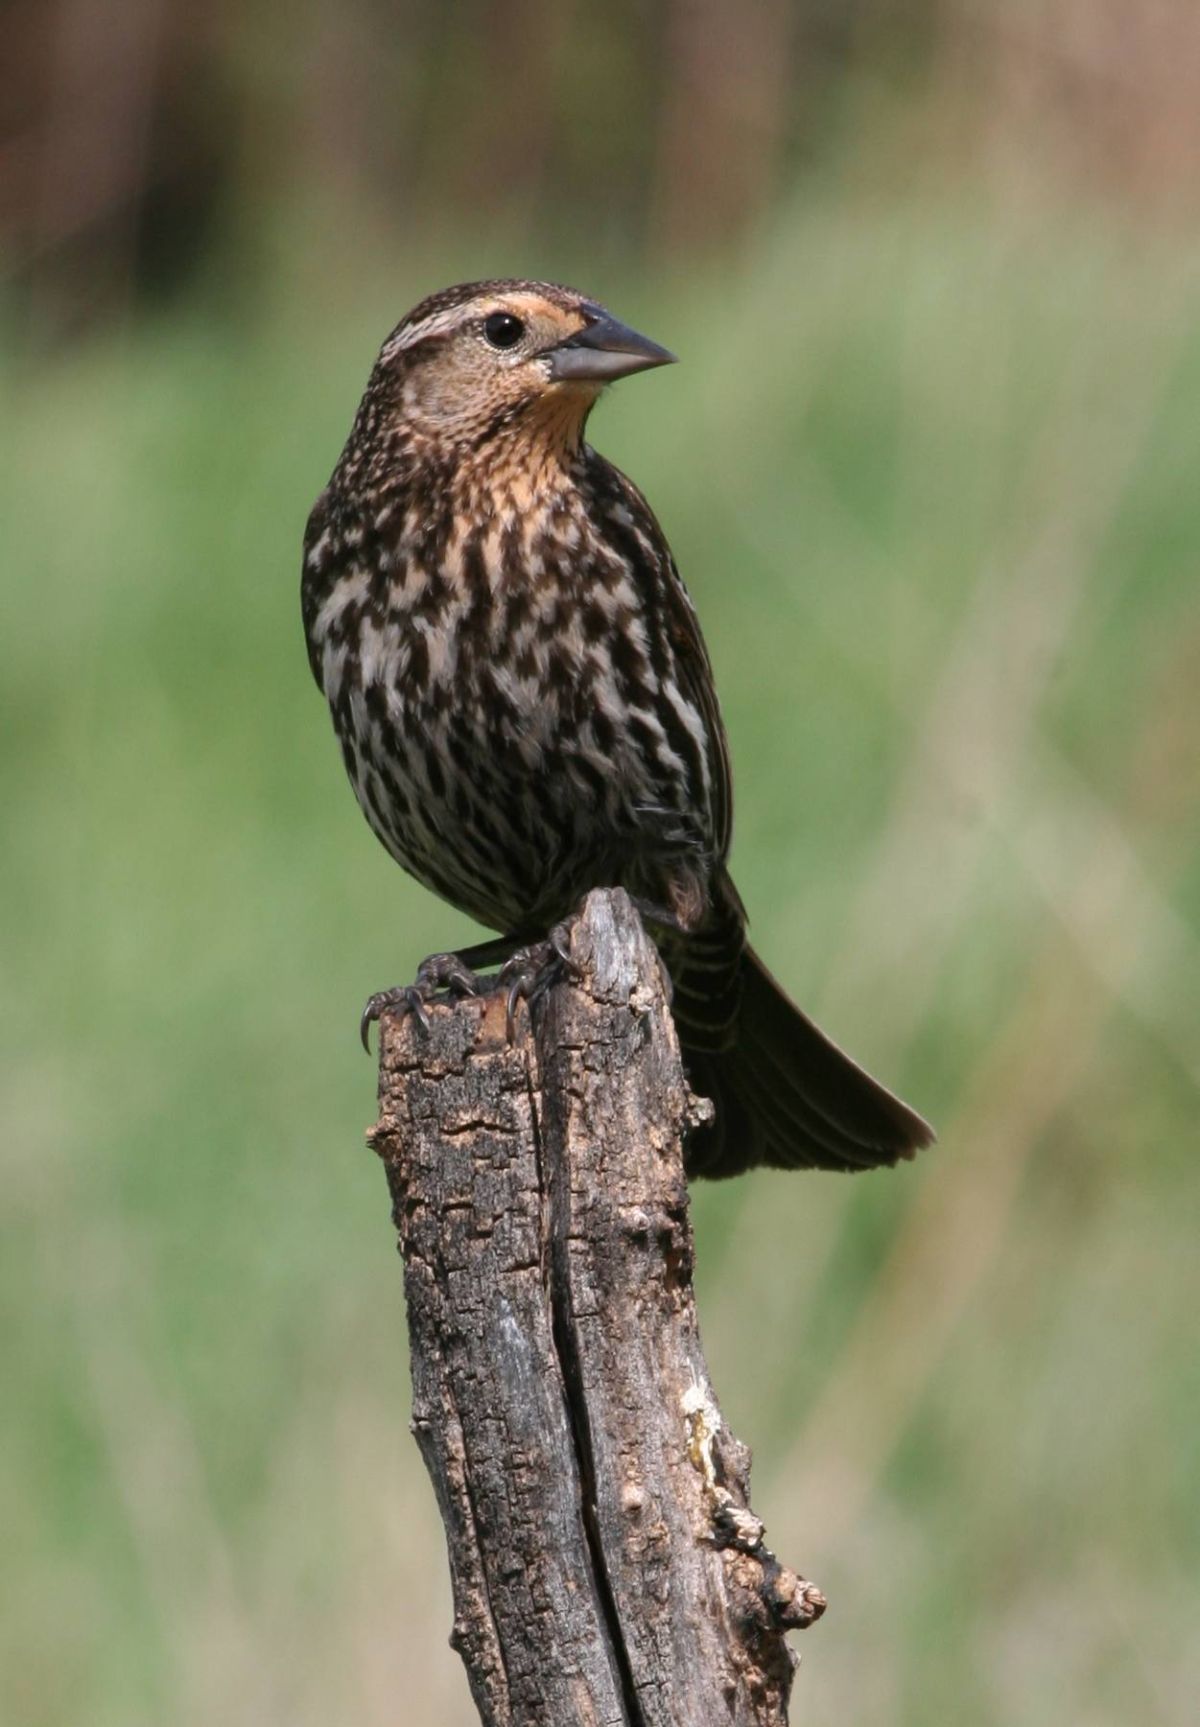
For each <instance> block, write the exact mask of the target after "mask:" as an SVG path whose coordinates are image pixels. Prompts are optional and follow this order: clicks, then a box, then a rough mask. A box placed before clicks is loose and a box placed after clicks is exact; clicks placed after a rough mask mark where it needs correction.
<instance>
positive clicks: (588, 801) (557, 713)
mask: <svg viewBox="0 0 1200 1727" xmlns="http://www.w3.org/2000/svg"><path fill="white" fill-rule="evenodd" d="M674 359H675V356H674V355H673V354H672V353H670V352H669V351H668V350H667V349H666V348H663V347H661V346H660V345H659V344H658V343H657V342H653V341H651V340H650V339H649V338H648V337H646V336H643V335H641V334H639V333H638V332H637V331H636V330H634V329H631V328H630V327H629V326H628V325H626V324H623V323H621V322H620V321H619V320H618V319H617V318H615V317H614V316H613V315H612V314H611V313H609V312H608V311H607V310H606V309H605V308H604V306H602V305H601V304H600V303H599V302H598V301H596V300H594V299H591V298H589V297H588V296H586V295H584V294H582V293H579V292H577V291H576V290H574V289H572V288H567V287H564V286H562V285H560V284H558V283H554V282H542V281H533V280H520V279H512V278H509V279H497V280H491V281H479V282H470V283H464V284H460V285H458V286H455V287H451V288H447V289H445V290H443V291H442V292H440V293H435V294H433V295H431V296H430V297H429V298H427V299H425V300H422V301H421V303H420V304H419V305H418V306H416V307H415V308H414V309H413V310H412V311H411V312H410V313H409V314H408V316H407V317H406V318H404V319H403V320H402V321H401V322H400V323H399V324H398V325H397V326H396V328H395V329H394V330H393V331H392V332H391V334H390V335H389V336H388V338H387V340H386V341H385V342H384V344H383V347H382V349H381V350H380V352H379V356H378V358H377V360H376V362H375V365H374V368H373V370H372V372H371V374H370V377H369V380H368V382H367V386H366V390H365V393H364V395H363V397H362V400H361V403H360V405H359V408H358V411H357V414H356V415H355V418H354V421H353V425H352V428H351V431H350V434H349V437H348V439H347V441H346V444H345V447H344V449H343V451H342V453H341V456H340V458H339V460H338V462H337V465H336V467H335V468H334V471H333V474H332V477H331V478H330V481H329V484H328V485H327V486H326V488H325V489H324V491H323V492H322V493H321V495H320V497H319V498H318V499H317V502H316V504H315V505H314V507H313V510H312V513H311V515H310V517H309V520H308V525H307V529H306V533H305V539H304V556H303V569H302V580H301V609H302V614H303V623H304V631H305V637H306V642H307V648H308V658H309V664H310V666H311V668H312V672H313V675H314V677H315V679H316V682H317V685H318V687H319V688H320V690H321V691H322V693H323V694H324V696H325V698H326V700H327V701H328V704H329V708H330V711H331V714H332V718H333V724H334V729H335V732H336V734H337V738H338V741H339V743H340V745H341V751H342V755H343V759H344V762H345V767H346V771H347V774H348V776H349V779H350V782H351V785H352V786H353V789H354V791H355V793H356V795H357V798H358V802H359V804H360V805H361V808H362V811H363V814H364V815H365V816H366V819H367V821H368V823H369V824H370V826H371V828H372V829H373V830H374V832H375V834H376V835H377V836H378V838H379V839H380V840H381V841H382V843H383V845H384V846H385V847H386V849H387V850H388V852H389V853H390V854H391V856H392V857H393V858H394V859H395V860H396V862H397V863H399V864H400V865H401V866H402V867H403V868H404V869H405V870H407V871H408V872H409V874H410V875H412V876H414V877H415V878H416V879H417V881H419V882H421V883H422V884H423V885H424V886H425V887H426V888H428V889H430V890H432V892H433V893H435V894H437V895H440V896H441V898H442V899H444V900H446V901H448V902H449V903H450V904H451V905H453V906H455V907H457V908H458V909H460V910H461V911H464V912H466V913H468V914H469V915H470V916H471V917H472V918H474V919H475V920H476V921H477V922H479V923H481V924H483V925H484V926H486V927H488V928H491V929H493V930H496V931H497V932H499V935H498V937H497V939H496V940H494V941H491V942H484V943H481V944H477V945H476V946H475V947H473V948H469V949H463V950H462V951H461V952H458V953H443V954H435V955H431V956H430V957H429V958H428V959H426V960H425V961H423V962H422V964H421V966H420V967H419V969H418V971H417V975H416V980H415V982H414V983H412V984H409V985H405V986H397V987H395V988H392V989H387V990H381V991H378V992H377V993H376V994H375V995H373V996H372V997H371V998H370V1000H369V1001H368V1003H367V1006H366V1009H365V1010H364V1015H363V1022H362V1030H363V1039H364V1042H366V1040H367V1033H368V1028H369V1026H370V1024H371V1023H372V1022H373V1021H374V1020H377V1019H378V1018H379V1017H380V1015H381V1014H383V1013H384V1012H386V1011H387V1010H389V1009H391V1008H399V1009H409V1010H411V1011H412V1012H414V1013H415V1014H416V1015H417V1016H418V1018H420V1019H422V1020H423V1021H426V1022H427V1013H426V1009H427V1004H428V1003H429V1002H430V1001H431V1000H432V999H433V997H434V995H435V994H436V993H437V992H438V991H444V990H448V991H450V992H451V993H452V994H454V993H458V994H468V993H472V992H474V991H475V990H476V989H477V988H478V987H479V983H478V979H477V977H476V968H478V967H480V966H483V965H495V964H497V963H500V962H501V961H503V962H504V963H503V966H502V969H501V974H500V975H501V978H502V979H506V980H508V982H509V985H510V991H511V993H510V997H509V1011H510V1015H511V1013H512V1011H513V1006H514V1002H515V1001H516V1000H518V999H519V997H520V996H521V995H525V994H529V993H530V991H531V988H532V989H533V990H534V992H535V993H536V989H537V985H538V981H539V980H541V979H544V978H545V977H546V976H547V975H549V973H550V971H552V970H553V968H554V967H555V966H556V965H557V966H559V967H561V965H562V964H563V963H565V957H566V948H565V941H564V935H563V931H564V927H565V922H564V920H567V919H569V917H570V915H571V913H572V911H573V910H574V909H575V908H576V907H577V906H578V905H579V903H580V901H581V900H582V898H583V897H584V895H585V894H586V893H588V892H589V891H590V890H592V889H594V888H600V887H622V888H624V889H625V890H626V891H627V892H628V893H629V894H630V896H631V898H632V899H633V901H634V903H635V905H637V906H638V908H639V909H640V910H641V911H642V913H643V917H644V919H645V921H646V922H647V925H648V927H649V928H650V931H651V934H652V936H653V939H654V940H655V942H656V944H657V946H658V949H659V952H660V954H661V956H662V959H663V962H664V965H665V967H666V969H667V971H668V973H669V976H670V980H671V985H672V1012H673V1015H674V1019H675V1024H676V1027H677V1030H678V1034H679V1039H680V1047H681V1052H682V1056H683V1060H684V1064H685V1067H686V1070H687V1073H688V1077H689V1083H690V1084H691V1086H692V1088H693V1090H694V1091H695V1092H696V1093H697V1094H698V1095H702V1096H706V1097H708V1098H710V1099H711V1100H712V1102H713V1104H714V1106H715V1113H714V1116H713V1119H712V1120H711V1121H710V1122H709V1123H708V1124H707V1125H703V1126H701V1127H699V1128H698V1129H697V1130H696V1131H695V1132H694V1133H693V1134H692V1135H691V1137H690V1139H689V1141H688V1143H687V1146H686V1150H685V1160H686V1167H687V1172H688V1175H689V1177H697V1176H714V1177H723V1176H729V1175H736V1174H739V1173H741V1172H742V1171H744V1170H747V1169H750V1168H753V1167H755V1166H758V1165H766V1166H770V1167H776V1168H784V1169H796V1168H817V1169H831V1170H843V1171H853V1170H863V1169H871V1168H874V1167H877V1166H879V1165H893V1164H895V1163H896V1162H897V1161H898V1160H900V1159H905V1158H911V1157H912V1156H913V1154H914V1153H915V1152H916V1151H917V1150H919V1149H920V1148H921V1147H923V1146H926V1145H928V1144H930V1143H931V1142H932V1140H933V1138H934V1134H933V1130H932V1128H931V1127H930V1126H929V1124H928V1123H927V1122H926V1121H925V1120H924V1119H923V1118H922V1117H921V1116H920V1115H918V1114H917V1113H916V1111H915V1110H912V1109H910V1108H909V1106H908V1105H907V1104H905V1103H903V1102H902V1101H901V1100H900V1099H899V1098H898V1097H896V1096H895V1095H894V1094H893V1093H892V1092H890V1091H888V1090H887V1089H886V1088H885V1087H884V1086H883V1085H881V1084H880V1083H879V1082H878V1081H876V1080H875V1079H873V1078H871V1076H870V1075H869V1074H868V1073H866V1072H865V1071H864V1069H863V1068H861V1067H860V1066H858V1065H857V1063H855V1062H854V1061H853V1060H851V1058H850V1057H849V1056H848V1055H846V1054H845V1053H844V1052H843V1051H842V1050H841V1049H840V1048H838V1046H837V1045H836V1044H834V1043H833V1042H832V1041H831V1040H830V1039H829V1038H828V1037H826V1036H825V1034H824V1033H823V1032H822V1031H821V1030H820V1029H819V1028H818V1027H817V1026H816V1025H815V1024H814V1023H813V1021H812V1020H811V1019H809V1018H808V1017H807V1016H806V1015H805V1014H804V1013H803V1012H802V1011H801V1010H800V1009H799V1008H798V1007H797V1006H795V1004H794V1003H793V1002H792V1001H791V1000H790V999H789V997H788V996H787V995H786V994H785V992H784V990H783V989H782V988H781V986H780V985H779V984H778V983H777V982H776V981H775V979H774V978H773V977H772V976H771V974H770V972H769V971H768V970H767V968H766V966H765V965H764V964H763V962H762V961H761V960H760V959H759V957H758V956H757V954H756V953H755V952H754V950H753V949H752V947H751V946H750V945H749V942H748V939H747V917H746V912H745V909H744V907H743V904H742V901H741V898H740V897H739V895H738V892H737V889H736V887H735V886H734V883H733V879H732V877H731V875H730V872H729V852H730V843H731V838H732V822H733V796H732V775H731V768H730V754H729V745H728V742H727V739H726V734H725V728H724V725H723V722H722V718H721V711H720V707H719V705H718V700H717V694H716V689H715V685H714V681H713V671H712V665H711V662H710V659H709V655H708V650H707V648H706V646H705V643H704V638H703V636H702V634H701V630H700V624H699V621H698V617H697V613H696V610H695V608H694V606H693V603H692V600H691V598H690V596H689V594H688V592H687V590H686V588H685V587H684V584H683V581H682V580H681V578H680V575H679V572H678V569H677V567H676V563H675V559H674V557H673V556H672V553H671V549H670V547H669V545H668V544H667V540H666V538H665V536H664V533H663V530H662V529H661V527H660V526H659V524H658V521H657V520H656V518H655V516H654V514H653V512H652V510H651V508H650V506H649V504H648V503H647V502H646V499H645V498H644V497H643V496H642V494H641V492H640V491H639V490H638V489H637V487H636V486H635V485H634V484H633V482H632V481H630V480H629V479H627V478H626V477H625V475H624V474H623V473H621V472H620V471H619V470H618V469H617V468H616V467H614V466H613V465H612V464H611V463H610V462H608V461H607V460H606V459H605V458H604V457H603V456H602V455H600V454H598V453H597V451H596V450H594V449H593V448H592V447H591V446H590V445H589V443H588V442H587V441H586V437H585V431H586V428H587V423H588V416H589V414H590V412H591V410H592V408H593V407H594V405H595V403H596V401H597V399H598V397H599V396H600V395H601V393H602V392H603V391H604V390H605V389H606V388H607V387H608V386H609V385H611V384H612V383H614V382H616V381H617V380H618V379H622V378H626V377H629V376H632V375H633V374H635V373H639V372H646V371H650V370H652V369H654V368H658V367H661V366H665V365H668V364H670V363H672V362H673V361H674ZM531 979H532V980H533V981H532V984H531ZM510 1024H511V1021H510Z"/></svg>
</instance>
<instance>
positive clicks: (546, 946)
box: [500, 922, 579, 1043]
mask: <svg viewBox="0 0 1200 1727" xmlns="http://www.w3.org/2000/svg"><path fill="white" fill-rule="evenodd" d="M578 976H579V967H578V966H577V965H576V964H575V961H574V960H573V959H572V958H571V925H570V923H569V922H564V923H556V924H555V925H554V927H553V929H551V931H550V933H549V935H547V937H546V939H545V941H536V942H531V943H530V944H529V945H528V946H527V947H519V948H517V950H516V952H515V953H513V954H510V956H509V957H508V959H506V960H505V962H504V964H503V965H502V966H501V967H500V983H501V985H502V986H505V987H507V990H508V996H507V999H506V1002H505V1022H506V1024H507V1027H508V1041H509V1043H511V1042H512V1041H513V1038H514V1037H515V1036H516V1023H517V1005H518V1003H519V1002H522V1001H527V1002H529V1003H530V1004H531V1005H532V1004H533V1003H534V1002H536V1001H540V1000H541V998H542V996H544V995H545V994H546V992H547V990H550V989H552V988H553V987H554V985H555V984H556V983H561V982H562V980H563V979H564V978H572V979H574V978H577V977H578Z"/></svg>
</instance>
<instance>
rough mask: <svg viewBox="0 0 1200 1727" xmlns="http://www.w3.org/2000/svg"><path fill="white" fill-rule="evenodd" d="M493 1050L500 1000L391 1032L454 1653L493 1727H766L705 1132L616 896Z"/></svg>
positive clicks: (577, 932)
mask: <svg viewBox="0 0 1200 1727" xmlns="http://www.w3.org/2000/svg"><path fill="white" fill-rule="evenodd" d="M571 954H572V958H573V960H574V962H575V964H576V966H577V968H578V978H577V980H576V981H574V982H569V983H562V984H559V985H557V986H556V987H555V988H554V989H553V990H551V991H550V992H549V994H548V995H547V997H546V998H545V1000H544V1001H543V1002H542V1003H541V1004H539V1006H538V1008H537V1010H536V1012H535V1013H534V1014H533V1015H532V1019H531V1016H530V1015H529V1014H527V1013H526V1012H524V1010H522V1012H521V1014H520V1016H519V1019H518V1024H517V1033H516V1037H515V1039H514V1041H513V1043H512V1044H511V1045H510V1044H509V1042H508V1040H507V1036H506V1030H505V1009H504V1002H503V999H502V998H501V997H499V996H496V995H491V996H485V997H481V998H478V999H472V1000H467V1001H462V1002H456V1003H454V1004H453V1005H450V1004H444V1005H437V1006H435V1007H434V1008H433V1009H432V1010H431V1025H430V1029H429V1031H428V1032H424V1031H422V1029H421V1027H420V1026H419V1025H417V1024H416V1022H415V1021H414V1020H413V1019H412V1018H411V1017H410V1018H397V1017H395V1016H389V1017H387V1018H385V1020H384V1022H383V1024H382V1026H381V1053H380V1106H381V1108H380V1114H381V1119H380V1121H379V1123H378V1125H377V1126H376V1127H375V1129H374V1130H373V1132H372V1135H371V1143H372V1144H373V1145H374V1147H375V1149H376V1150H377V1151H378V1152H379V1154H380V1156H381V1157H382V1158H383V1161H384V1164H385V1166H386V1169H387V1177H388V1184H389V1187H390V1190H391V1195H392V1203H393V1216H394V1219H395V1223H396V1226H397V1229H398V1231H399V1237H400V1249H401V1252H402V1254H403V1257H404V1283H405V1294H406V1299H407V1304H408V1318H409V1336H410V1344H411V1349H412V1373H413V1429H414V1432H415V1434H416V1437H417V1441H418V1444H419V1445H420V1448H421V1452H422V1455H423V1456H424V1459H425V1462H426V1465H427V1467H428V1469H429V1473H430V1475H431V1477H432V1480H433V1484H434V1488H435V1490H436V1493H437V1497H438V1504H439V1506H440V1508H441V1513H442V1518H443V1520H444V1522H445V1526H446V1536H447V1543H448V1546H449V1553H450V1569H451V1576H452V1582H453V1587H454V1605H455V1621H454V1630H453V1632H452V1635H451V1641H452V1643H453V1644H454V1646H455V1647H456V1648H457V1649H458V1650H459V1651H460V1653H461V1655H462V1657H463V1661H464V1663H465V1665H466V1669H467V1674H468V1678H469V1680H470V1685H471V1691H472V1694H473V1696H474V1699H475V1703H476V1706H477V1708H478V1711H479V1714H480V1717H481V1720H482V1721H483V1722H484V1723H485V1727H543V1724H544V1727H576V1724H578V1727H585V1724H586V1727H599V1724H603V1727H712V1724H713V1723H715V1722H718V1721H721V1722H728V1723H732V1724H735V1727H777V1724H778V1723H783V1722H786V1720H787V1702H788V1694H789V1691H790V1688H791V1681H792V1671H793V1667H794V1657H793V1655H792V1653H791V1651H790V1649H789V1648H788V1645H787V1643H786V1641H785V1636H786V1632H787V1631H788V1630H790V1629H794V1628H799V1627H803V1626H805V1625H808V1624H810V1623H811V1622H812V1620H814V1619H815V1618H817V1617H818V1616H819V1615H820V1613H821V1611H822V1610H823V1608H824V1600H823V1598H822V1596H821V1594H820V1591H819V1590H817V1589H816V1588H815V1586H813V1585H812V1584H809V1583H806V1582H805V1581H804V1580H803V1579H802V1578H799V1577H797V1575H796V1574H795V1573H794V1572H792V1571H789V1570H788V1569H786V1567H783V1566H781V1565H779V1564H778V1563H777V1561H776V1560H775V1559H774V1557H773V1555H772V1554H771V1553H770V1552H769V1551H768V1549H767V1548H766V1547H765V1545H764V1543H763V1528H762V1524H761V1523H760V1522H759V1521H758V1519H757V1518H756V1517H755V1516H754V1514H753V1512H752V1511H751V1510H750V1508H749V1503H748V1485H749V1463H750V1459H749V1454H748V1452H747V1451H746V1449H745V1447H744V1446H742V1445H741V1444H740V1443H739V1442H738V1441H737V1440H736V1439H735V1438H734V1437H733V1436H732V1434H731V1433H730V1432H729V1430H728V1428H727V1427H726V1426H725V1424H724V1422H723V1421H722V1419H721V1416H720V1412H719V1410H718V1408H717V1403H716V1399H715V1397H714V1395H713V1392H712V1389H711V1387H710V1385H709V1381H708V1373H707V1369H706V1367H705V1364H704V1358H703V1355H702V1352H701V1348H700V1337H699V1331H698V1328H697V1323H696V1310H695V1303H694V1299H693V1293H692V1257H693V1255H692V1233H691V1226H690V1223H689V1218H688V1204H687V1188H686V1185H685V1182H684V1177H683V1159H682V1137H683V1134H684V1133H685V1132H686V1129H687V1127H688V1125H689V1123H690V1122H692V1121H694V1120H695V1119H698V1112H701V1111H703V1110H704V1109H706V1108H707V1106H706V1105H705V1104H703V1103H702V1102H700V1101H699V1100H697V1099H695V1098H693V1097H692V1096H691V1095H690V1094H689V1092H688V1088H687V1085H686V1082H685V1079H684V1075H683V1070H682V1068H681V1066H680V1060H679V1049H678V1044H677V1042H676V1038H675V1032H674V1027H673V1026H672V1024H671V1018H670V1013H669V1010H668V1007H667V1002H666V996H665V991H664V986H663V979H662V973H661V968H660V966H659V962H658V958H657V955H656V953H655V951H654V948H653V945H652V944H651V943H650V942H649V941H648V939H647V937H646V936H645V934H644V932H643V930H642V927H641V924H640V922H639V920H638V917H637V914H636V913H635V912H634V910H633V908H632V906H631V905H630V903H629V901H628V899H627V898H626V896H625V895H624V893H622V892H621V891H620V890H612V891H605V892H597V893H593V894H591V895H590V896H589V897H588V899H587V901H586V902H585V905H584V907H583V909H582V912H581V914H580V916H579V917H578V919H577V920H576V921H575V923H574V925H573V927H572V934H571Z"/></svg>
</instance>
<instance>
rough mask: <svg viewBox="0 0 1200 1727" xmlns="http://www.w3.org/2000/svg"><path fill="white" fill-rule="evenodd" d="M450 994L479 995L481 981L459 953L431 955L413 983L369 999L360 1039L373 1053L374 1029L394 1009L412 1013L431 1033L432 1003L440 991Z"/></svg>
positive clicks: (425, 960) (381, 990) (361, 1025)
mask: <svg viewBox="0 0 1200 1727" xmlns="http://www.w3.org/2000/svg"><path fill="white" fill-rule="evenodd" d="M442 989H445V990H449V992H450V994H451V995H456V996H463V995H478V994H479V979H478V978H477V977H476V976H475V973H474V972H473V971H472V970H471V968H470V966H468V965H466V964H465V963H464V962H463V959H462V957H461V955H459V954H456V953H431V954H430V956H429V958H428V959H423V960H422V961H421V963H420V965H419V966H418V967H417V975H416V979H415V981H414V982H413V983H406V984H394V985H393V986H392V988H391V989H378V990H376V991H375V994H374V995H372V996H368V998H367V1004H366V1006H365V1007H364V1008H363V1010H362V1018H361V1020H360V1021H359V1028H358V1029H359V1036H360V1037H361V1038H362V1044H363V1048H364V1049H365V1050H366V1052H367V1054H368V1055H370V1053H371V1027H372V1025H374V1024H375V1022H376V1021H377V1020H378V1019H379V1018H380V1016H381V1015H382V1014H385V1013H387V1012H389V1011H390V1010H391V1009H393V1008H400V1009H403V1011H404V1012H405V1013H411V1014H413V1015H414V1017H415V1018H416V1019H417V1020H418V1021H419V1023H420V1026H421V1029H422V1031H428V1030H429V1003H430V1002H431V1001H432V1000H433V998H434V996H435V995H436V994H437V992H438V991H439V990H442Z"/></svg>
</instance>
